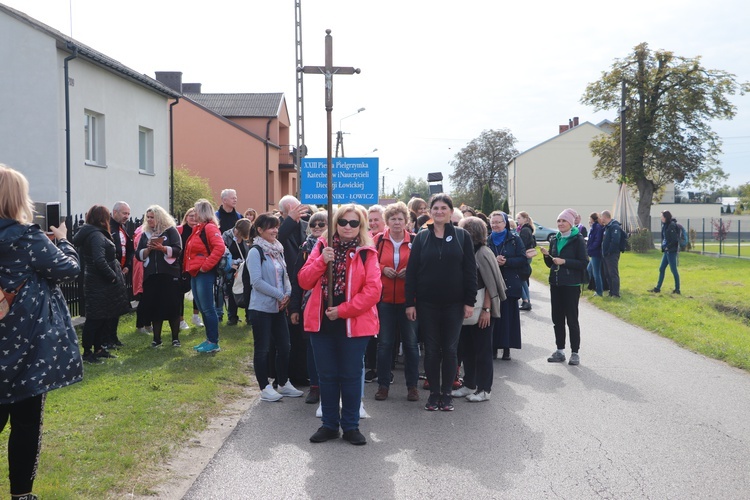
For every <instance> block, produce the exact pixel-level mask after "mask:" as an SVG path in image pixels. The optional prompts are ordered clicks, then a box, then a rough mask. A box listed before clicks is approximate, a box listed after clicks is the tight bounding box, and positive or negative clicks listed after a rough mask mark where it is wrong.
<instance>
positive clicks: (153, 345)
mask: <svg viewBox="0 0 750 500" xmlns="http://www.w3.org/2000/svg"><path fill="white" fill-rule="evenodd" d="M162 345H163V344H162V342H161V340H160V341H159V342H157V341H155V340H154V341H153V342H151V347H153V348H154V349H157V348H159V347H161V346H162Z"/></svg>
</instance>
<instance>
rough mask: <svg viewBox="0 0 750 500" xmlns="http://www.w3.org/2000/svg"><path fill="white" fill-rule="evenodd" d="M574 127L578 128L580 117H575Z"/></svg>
mask: <svg viewBox="0 0 750 500" xmlns="http://www.w3.org/2000/svg"><path fill="white" fill-rule="evenodd" d="M573 126H574V127H577V126H578V117H577V116H574V117H573Z"/></svg>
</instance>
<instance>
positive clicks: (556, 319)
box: [549, 286, 581, 352]
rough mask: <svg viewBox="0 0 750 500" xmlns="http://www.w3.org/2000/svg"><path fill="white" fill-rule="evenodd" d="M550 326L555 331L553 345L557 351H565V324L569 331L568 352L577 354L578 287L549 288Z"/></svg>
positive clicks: (578, 338)
mask: <svg viewBox="0 0 750 500" xmlns="http://www.w3.org/2000/svg"><path fill="white" fill-rule="evenodd" d="M549 290H550V304H551V305H552V324H553V325H554V329H555V343H556V344H557V348H558V349H561V350H562V349H565V323H566V322H567V323H568V330H569V331H570V350H571V351H573V352H578V348H579V347H580V346H581V327H580V325H579V323H578V301H579V300H580V298H581V287H580V286H550V287H549Z"/></svg>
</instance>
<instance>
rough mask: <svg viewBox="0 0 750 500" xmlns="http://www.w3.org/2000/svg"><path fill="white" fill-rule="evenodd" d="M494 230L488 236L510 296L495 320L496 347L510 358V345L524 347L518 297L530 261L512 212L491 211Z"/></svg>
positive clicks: (494, 337)
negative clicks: (514, 227) (510, 217)
mask: <svg viewBox="0 0 750 500" xmlns="http://www.w3.org/2000/svg"><path fill="white" fill-rule="evenodd" d="M490 227H491V228H492V232H491V233H490V235H489V237H488V238H487V246H488V247H489V248H490V250H492V253H494V254H495V258H496V259H497V264H498V265H499V266H500V272H501V273H502V275H503V279H504V280H505V287H506V290H505V294H506V295H507V297H508V298H507V299H505V300H504V301H502V302H501V303H500V318H499V319H498V320H497V321H496V322H495V326H494V331H493V339H494V340H493V346H492V347H493V349H494V350H495V357H497V350H498V349H502V350H503V357H502V359H504V360H506V361H509V360H510V348H511V347H512V348H513V349H520V348H521V316H520V313H519V312H518V311H519V309H518V299H520V298H521V297H522V296H523V292H522V290H523V284H524V282H525V281H526V279H527V278H528V277H529V270H530V269H531V268H530V266H529V262H528V260H527V258H526V245H524V243H523V241H522V240H521V237H520V236H518V235H517V234H516V233H514V232H513V231H511V230H510V228H509V226H508V214H506V213H505V212H501V211H499V210H496V211H494V212H492V213H491V214H490Z"/></svg>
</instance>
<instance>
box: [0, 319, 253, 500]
mask: <svg viewBox="0 0 750 500" xmlns="http://www.w3.org/2000/svg"><path fill="white" fill-rule="evenodd" d="M186 305H187V304H186ZM191 307H192V305H191ZM190 311H192V309H191V310H190ZM187 312H188V311H187V310H186V313H187ZM186 316H187V317H188V318H189V317H190V316H189V315H188V314H186ZM134 322H135V317H134V315H133V314H130V315H127V316H124V317H123V318H122V319H121V321H120V328H119V332H120V340H121V341H122V342H123V343H124V344H125V347H124V348H123V349H120V350H118V351H117V352H116V354H117V356H118V357H117V359H110V360H106V361H105V362H104V363H102V364H100V365H88V364H87V365H85V367H84V370H85V372H84V379H83V382H81V383H78V384H75V385H73V386H70V387H66V388H64V389H59V390H56V391H52V392H50V393H49V395H48V398H47V404H46V408H45V420H44V438H43V442H42V454H41V458H40V464H39V472H38V474H37V480H36V482H35V484H34V491H35V493H37V494H38V495H40V496H41V497H42V498H56V499H80V498H103V497H105V496H107V495H109V496H112V497H114V496H122V495H123V494H127V493H133V494H136V495H147V494H149V493H152V491H153V490H152V488H153V486H154V485H155V484H156V483H157V482H158V481H159V480H160V479H162V478H160V477H158V476H157V474H156V472H157V471H158V468H159V466H160V465H163V464H164V463H165V462H166V460H167V458H168V457H169V456H170V455H171V454H173V453H174V452H175V451H176V450H178V449H180V448H181V447H182V446H184V444H185V442H186V441H187V439H188V438H189V437H190V436H192V435H194V433H195V432H197V431H200V430H202V429H204V428H205V427H206V425H207V423H208V422H209V421H210V419H211V418H212V417H214V416H217V415H218V413H219V412H220V411H221V409H222V408H223V407H224V406H225V405H226V404H228V403H229V402H231V401H232V400H234V399H237V398H240V397H242V394H243V391H244V389H245V388H246V387H247V386H248V385H249V384H250V383H251V378H250V377H251V373H250V368H249V359H250V358H251V356H252V340H251V338H252V335H251V333H250V328H249V327H247V326H244V323H240V324H241V325H242V326H241V327H237V326H234V327H228V326H224V325H222V326H220V330H219V333H220V344H221V352H219V353H217V354H215V355H214V354H209V355H204V354H202V355H199V354H198V353H196V352H195V351H194V350H193V349H192V346H193V345H195V344H198V343H200V342H201V341H203V340H205V336H204V335H205V329H203V328H191V330H188V331H187V332H188V334H185V332H182V333H181V334H180V339H181V340H182V343H183V347H181V348H172V347H171V345H170V346H169V347H166V346H167V345H168V343H169V342H165V347H163V348H161V349H152V348H151V347H150V345H151V337H150V336H146V335H143V334H138V333H135V325H134ZM168 330H169V328H168V326H167V325H166V323H165V331H166V332H168ZM166 332H165V333H166ZM79 333H80V332H79ZM163 337H164V338H165V339H169V338H170V336H169V333H166V334H165V335H163ZM6 432H7V431H6ZM2 439H3V440H7V434H6V433H3V436H2ZM2 446H3V447H5V444H3V445H2ZM7 466H8V464H7V460H5V459H3V460H2V461H1V462H0V477H2V478H3V479H4V480H3V481H0V483H4V482H5V478H7V477H8V470H7ZM6 484H7V483H6Z"/></svg>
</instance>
